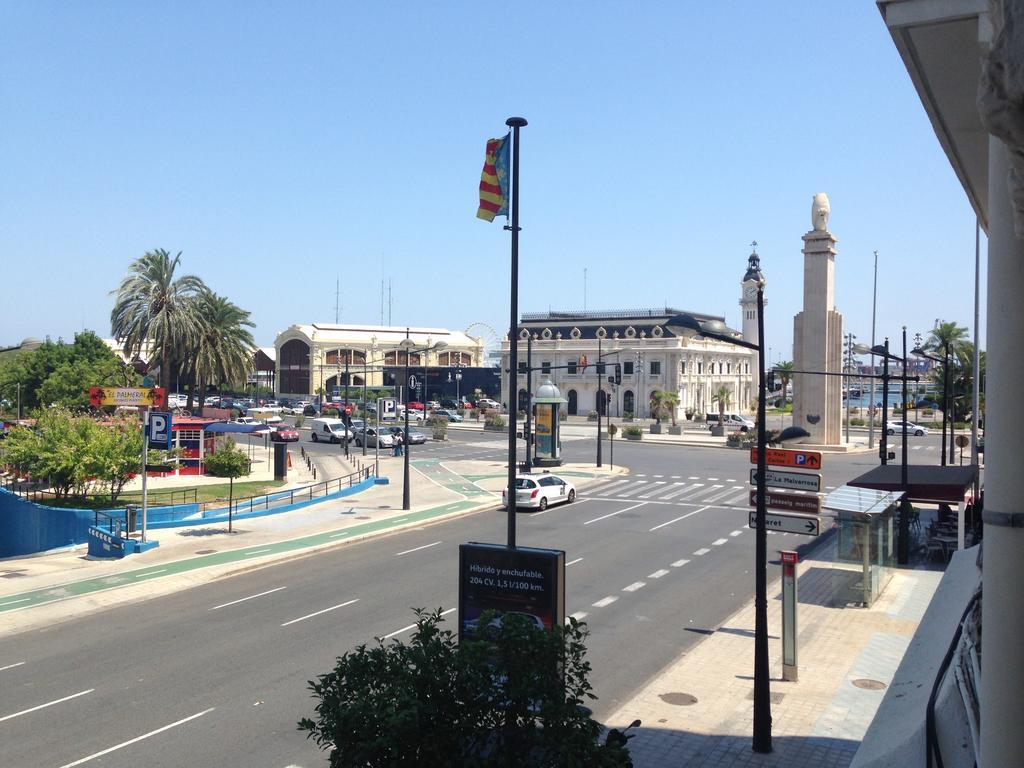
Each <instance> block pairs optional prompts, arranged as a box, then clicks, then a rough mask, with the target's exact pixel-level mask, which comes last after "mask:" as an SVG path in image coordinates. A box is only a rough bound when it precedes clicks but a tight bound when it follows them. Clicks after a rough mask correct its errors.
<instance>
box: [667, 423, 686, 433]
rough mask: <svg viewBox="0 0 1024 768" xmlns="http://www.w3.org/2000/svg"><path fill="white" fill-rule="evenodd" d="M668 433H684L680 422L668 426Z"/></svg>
mask: <svg viewBox="0 0 1024 768" xmlns="http://www.w3.org/2000/svg"><path fill="white" fill-rule="evenodd" d="M668 433H669V434H670V435H681V434H683V427H682V426H681V425H679V424H675V425H673V426H671V427H669V428H668Z"/></svg>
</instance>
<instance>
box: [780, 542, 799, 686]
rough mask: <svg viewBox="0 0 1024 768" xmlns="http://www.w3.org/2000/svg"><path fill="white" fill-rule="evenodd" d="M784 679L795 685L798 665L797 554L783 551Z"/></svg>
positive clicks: (781, 554) (781, 553)
mask: <svg viewBox="0 0 1024 768" xmlns="http://www.w3.org/2000/svg"><path fill="white" fill-rule="evenodd" d="M779 555H780V556H781V560H782V679H783V680H786V681H788V682H792V683H795V682H796V679H797V665H796V605H797V592H796V564H797V563H798V562H800V558H799V556H798V555H797V553H796V552H791V551H782V552H780V553H779Z"/></svg>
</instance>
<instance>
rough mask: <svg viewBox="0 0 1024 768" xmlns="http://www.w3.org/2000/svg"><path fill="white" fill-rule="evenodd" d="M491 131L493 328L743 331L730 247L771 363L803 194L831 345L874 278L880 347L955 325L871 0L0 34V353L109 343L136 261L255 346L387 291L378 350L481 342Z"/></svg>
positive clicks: (24, 29)
mask: <svg viewBox="0 0 1024 768" xmlns="http://www.w3.org/2000/svg"><path fill="white" fill-rule="evenodd" d="M510 115H522V116H524V117H526V118H527V119H528V120H529V123H530V124H529V126H528V127H526V128H525V129H523V140H522V170H521V173H522V183H521V195H522V205H521V216H522V226H523V231H522V236H521V248H520V257H521V271H520V276H521V287H520V310H521V311H544V310H547V309H549V308H551V309H581V308H583V305H584V281H583V275H584V270H585V269H586V270H587V275H588V279H587V291H586V305H587V307H588V308H589V309H629V308H639V307H655V306H663V305H664V304H665V303H667V304H669V305H671V306H675V307H680V308H684V309H691V310H696V311H703V312H710V313H719V314H724V315H725V316H726V319H727V321H728V322H729V323H730V324H731V325H734V326H739V324H740V314H739V307H738V304H737V302H738V299H739V294H740V288H739V280H740V279H741V277H742V275H743V272H744V270H745V267H746V259H747V255H748V254H749V252H750V247H749V244H750V242H751V241H752V240H757V242H758V244H759V245H758V251H759V252H760V254H761V257H762V266H763V268H764V271H765V274H766V276H767V278H768V287H767V294H766V295H767V297H768V307H767V312H766V322H767V337H768V338H767V343H768V345H769V346H770V347H771V350H772V353H771V354H772V359H773V360H785V359H790V358H791V355H792V353H791V346H792V327H793V315H794V314H795V313H796V312H798V311H800V309H801V303H802V287H801V278H802V260H803V257H802V255H801V253H800V249H801V247H802V242H801V239H800V237H801V235H802V234H804V233H805V232H806V231H807V230H808V229H809V228H810V207H811V197H812V195H813V193H815V192H819V191H820V192H827V193H828V195H829V197H830V199H831V204H832V218H831V222H830V229H831V230H832V232H834V233H835V234H836V236H837V237H838V238H839V244H838V250H839V253H838V256H837V258H836V281H837V302H836V303H837V308H838V309H839V311H840V312H842V313H843V314H844V316H845V322H846V330H852V331H853V332H854V333H855V334H857V335H858V337H859V339H861V340H867V339H868V338H869V337H870V333H871V297H872V294H871V277H872V261H873V257H872V252H873V251H875V250H877V251H878V252H879V270H878V271H879V274H878V331H877V336H878V340H879V341H880V340H881V337H882V336H884V335H885V334H889V335H891V336H893V337H894V339H895V338H896V337H898V335H899V332H900V326H901V325H904V324H905V325H906V326H907V327H908V329H909V333H910V334H913V333H914V332H915V331H919V332H921V333H926V332H927V330H928V329H929V328H930V327H931V326H932V325H933V323H934V321H935V320H936V318H942V319H944V320H955V321H957V322H959V323H960V324H961V325H964V326H967V327H971V326H972V325H973V288H972V286H973V275H974V266H973V265H974V216H973V213H972V211H971V209H970V207H969V206H968V204H967V200H966V197H965V195H964V194H963V192H962V190H961V189H960V186H959V184H958V183H957V181H956V179H955V177H954V175H953V172H952V170H951V169H950V167H949V164H948V163H947V162H946V160H945V158H944V156H943V154H942V152H941V150H940V148H939V145H938V142H937V140H936V139H935V137H934V134H933V132H932V130H931V127H930V126H929V124H928V121H927V119H926V116H925V113H924V110H923V109H922V107H921V105H920V103H919V101H918V99H917V97H916V95H915V93H914V91H913V89H912V87H911V84H910V81H909V78H908V76H907V74H906V71H905V69H904V67H903V65H902V63H901V61H900V59H899V57H898V55H897V53H896V50H895V48H894V46H893V44H892V42H891V39H890V37H889V35H888V33H887V31H886V29H885V26H884V24H883V22H882V19H881V16H880V14H879V13H878V11H877V9H876V7H875V4H874V3H873V2H871V1H870V0H860V1H859V2H846V1H842V2H840V1H839V0H835V1H834V2H825V3H822V2H786V3H753V2H743V3H739V2H726V3H701V4H697V3H685V2H659V3H654V2H637V3H611V2H598V3H595V2H561V3H548V2H522V3H515V4H505V5H500V4H499V5H494V4H481V3H478V2H475V3H470V2H441V3H412V2H396V3H337V2H331V3H322V4H321V3H308V2H304V3H291V2H276V3H275V2H261V3H250V2H244V3H228V2H217V3H198V2H190V3H170V4H166V3H154V2H142V3H130V2H104V3H48V2H27V1H25V2H7V3H4V4H3V5H2V6H0V132H2V139H0V169H2V170H0V200H2V202H0V255H2V264H3V267H2V274H3V282H4V290H3V297H4V300H3V302H2V304H0V345H8V344H16V343H18V342H19V341H20V340H21V339H22V338H24V337H27V336H46V335H49V336H51V337H58V336H63V337H65V338H70V337H71V336H72V335H73V334H74V332H76V331H77V330H80V329H82V328H89V329H93V330H96V331H97V332H99V333H100V334H101V335H104V336H107V335H109V333H110V324H109V316H110V308H111V304H112V300H111V298H110V296H109V292H110V291H111V290H112V289H114V288H115V287H116V286H117V284H118V282H119V281H120V279H121V277H122V276H123V275H124V273H125V270H126V268H127V267H128V265H129V263H130V262H131V261H132V260H134V259H136V258H138V257H139V256H141V255H142V253H144V252H145V251H146V250H150V249H154V248H166V249H168V250H170V251H172V252H177V251H182V252H183V265H184V268H185V271H186V272H191V273H194V274H197V275H199V276H200V277H202V278H203V279H204V280H205V281H206V282H207V283H208V284H209V285H210V286H211V287H212V288H213V289H214V290H216V291H217V292H219V293H222V294H224V295H227V296H228V297H229V298H231V299H232V300H233V301H235V302H236V303H237V304H238V305H240V306H241V307H243V308H245V309H247V310H249V311H251V312H252V317H253V320H254V321H255V322H256V323H257V328H256V331H255V337H256V340H257V342H258V343H259V344H260V345H265V346H269V345H271V344H272V343H273V340H274V337H275V335H276V334H277V333H278V332H279V331H281V330H283V329H284V328H286V327H287V326H288V325H290V324H292V323H307V322H313V321H326V322H331V321H333V319H334V309H335V277H336V276H337V275H340V276H341V278H342V295H341V313H340V317H341V320H342V321H343V322H357V323H372V324H376V323H379V322H380V319H381V301H380V293H381V291H380V286H381V280H382V279H386V280H390V281H391V284H392V298H393V303H392V306H391V310H390V312H391V318H392V320H393V322H394V324H396V325H407V324H408V325H428V326H443V327H449V328H453V329H464V328H466V327H467V326H469V325H470V324H471V323H474V322H482V323H486V324H488V325H490V326H492V327H493V328H495V329H497V330H498V332H499V333H504V330H505V329H506V328H507V326H508V321H509V314H508V313H509V309H508V307H509V305H508V301H509V290H508V285H509V276H508V273H509V269H508V265H509V235H508V233H507V232H504V231H503V230H502V228H501V224H502V223H504V219H496V220H495V222H494V223H493V224H487V223H485V222H483V221H480V220H478V219H476V218H475V212H476V205H477V197H476V194H477V184H478V183H479V177H480V168H481V165H482V162H483V155H484V144H485V142H486V140H487V138H489V137H492V136H498V135H501V134H502V133H503V132H504V130H505V127H504V121H505V118H507V117H508V116H510ZM984 248H985V242H984V238H983V240H982V249H983V253H984ZM982 279H983V281H984V272H983V276H982ZM982 285H984V282H983V283H982ZM982 294H983V295H984V290H982ZM386 319H387V309H385V321H386ZM982 327H984V314H983V315H982Z"/></svg>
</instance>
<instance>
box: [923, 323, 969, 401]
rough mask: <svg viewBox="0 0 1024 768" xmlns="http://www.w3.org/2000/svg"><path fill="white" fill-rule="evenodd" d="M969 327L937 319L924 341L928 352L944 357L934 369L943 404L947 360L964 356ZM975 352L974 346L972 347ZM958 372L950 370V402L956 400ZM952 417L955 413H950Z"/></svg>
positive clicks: (952, 360) (944, 399)
mask: <svg viewBox="0 0 1024 768" xmlns="http://www.w3.org/2000/svg"><path fill="white" fill-rule="evenodd" d="M968 343H969V342H968V337H967V329H966V328H964V327H963V326H961V325H957V324H956V323H955V322H940V321H936V323H935V327H934V328H932V329H931V330H930V331H929V332H928V339H927V341H925V343H924V349H925V351H926V352H931V353H932V354H934V355H936V356H941V357H942V359H943V362H942V363H939V364H937V365H936V366H935V368H933V369H932V378H933V379H934V381H935V383H936V386H937V387H938V390H939V392H940V393H941V394H940V397H941V398H942V399H941V401H940V402H942V403H943V404H944V403H945V402H946V363H945V360H946V359H947V358H948V359H949V360H950V362H951V363H953V362H956V361H957V360H959V359H960V358H961V357H962V353H963V351H964V345H965V344H968ZM972 352H973V348H972ZM955 382H956V372H955V371H953V370H952V369H951V370H950V371H949V390H950V391H949V397H950V402H951V403H952V402H954V399H955V396H956V383H955ZM949 416H950V418H952V417H953V414H952V413H951V414H949Z"/></svg>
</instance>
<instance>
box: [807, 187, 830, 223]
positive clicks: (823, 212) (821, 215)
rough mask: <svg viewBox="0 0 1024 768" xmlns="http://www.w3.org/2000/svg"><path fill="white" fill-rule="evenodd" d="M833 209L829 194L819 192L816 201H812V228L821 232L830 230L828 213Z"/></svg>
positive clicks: (815, 196)
mask: <svg viewBox="0 0 1024 768" xmlns="http://www.w3.org/2000/svg"><path fill="white" fill-rule="evenodd" d="M830 211H831V209H830V208H829V204H828V195H826V194H825V193H824V192H818V193H816V194H815V195H814V202H813V203H811V228H812V229H815V230H817V231H819V232H828V215H829V213H830Z"/></svg>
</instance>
